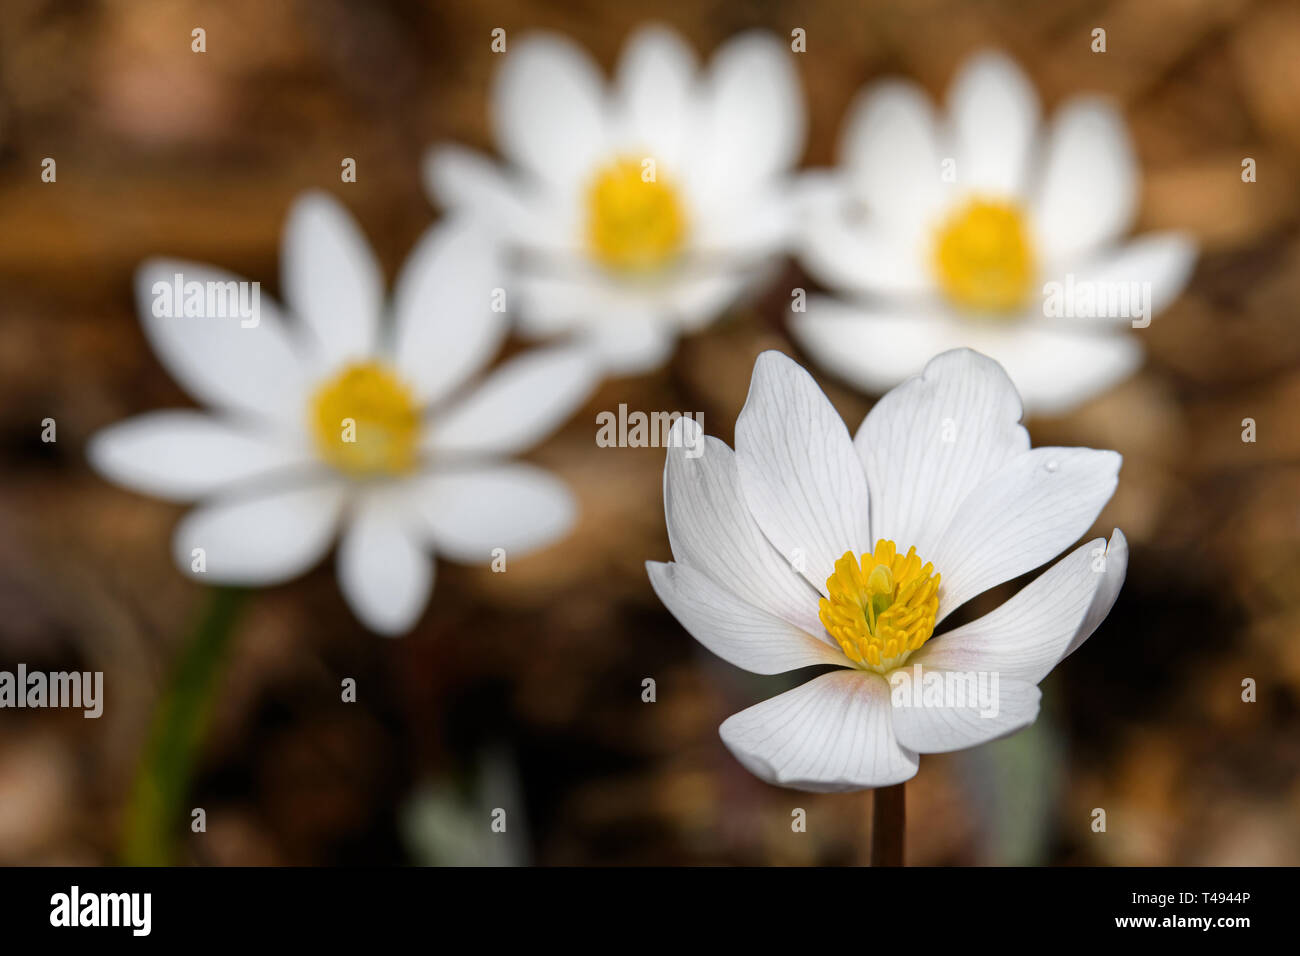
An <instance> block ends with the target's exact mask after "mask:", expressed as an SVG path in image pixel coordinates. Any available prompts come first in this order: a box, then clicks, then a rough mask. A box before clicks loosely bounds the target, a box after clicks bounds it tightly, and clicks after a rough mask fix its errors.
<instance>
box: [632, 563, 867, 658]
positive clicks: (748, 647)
mask: <svg viewBox="0 0 1300 956" xmlns="http://www.w3.org/2000/svg"><path fill="white" fill-rule="evenodd" d="M646 571H647V572H649V574H650V584H651V585H652V586H653V587H654V589H655V594H657V595H659V600H661V601H663V602H664V605H665V606H666V607H667V608H668V610H670V611H671V612H672V613H673V617H675V618H677V620H678V621H679V622H681V625H682V627H684V628H686V630H687V631H689V632H690V634H691V636H692V637H694V638H695V639H696V640H697V641H699V642H700V643H701V644H703V645H704V646H705V647H707V648H708V649H709V650H711V651H712V652H713V653H715V654H717V655H718V656H719V657H721V658H722V659H723V660H725V661H727V662H729V663H731V664H735V665H736V666H737V667H743V668H744V669H745V670H747V671H751V672H752V673H755V674H781V673H784V672H785V671H790V670H795V669H796V668H799V667H808V666H810V665H813V664H834V665H837V666H839V667H844V666H846V664H847V663H848V661H847V658H845V657H844V655H843V654H841V653H840V652H839V651H837V650H835V648H833V647H831V646H830V645H829V644H827V643H826V642H825V641H824V640H821V639H819V638H816V637H813V636H812V635H810V634H808V633H806V632H804V631H802V630H800V629H799V628H797V627H795V626H794V625H793V624H790V623H789V622H788V621H783V620H782V619H781V618H779V617H777V616H776V615H774V614H771V613H769V612H767V611H764V610H763V609H761V608H757V607H755V606H754V605H752V604H747V603H746V602H744V601H742V600H741V599H740V598H738V597H736V595H734V594H732V593H731V592H730V591H728V590H727V589H726V588H723V587H720V586H719V585H717V584H716V583H714V581H713V580H712V579H711V578H710V577H709V576H708V575H706V574H705V573H704V572H703V571H697V570H696V569H695V568H692V567H691V566H690V565H687V564H680V563H677V562H669V563H667V564H661V563H659V562H657V561H647V562H646Z"/></svg>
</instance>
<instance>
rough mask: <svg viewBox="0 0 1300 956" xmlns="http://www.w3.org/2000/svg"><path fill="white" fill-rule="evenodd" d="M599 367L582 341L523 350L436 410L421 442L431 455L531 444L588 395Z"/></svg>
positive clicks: (497, 451)
mask: <svg viewBox="0 0 1300 956" xmlns="http://www.w3.org/2000/svg"><path fill="white" fill-rule="evenodd" d="M597 371H598V366H597V363H596V360H595V356H594V355H592V353H591V351H590V350H589V349H587V348H584V347H580V346H572V345H569V346H557V347H554V348H548V349H535V350H533V351H530V352H525V353H523V354H522V355H519V356H517V357H516V358H513V359H511V360H510V361H508V362H506V363H505V364H504V365H502V366H501V368H499V369H497V370H496V371H495V372H493V373H492V374H491V375H490V376H489V377H488V378H487V380H486V381H484V382H483V384H482V385H480V386H478V387H477V388H476V389H474V390H473V391H472V392H471V393H470V394H469V395H468V396H467V397H466V398H464V399H462V400H461V401H460V402H459V403H457V404H455V405H453V406H452V407H451V408H448V409H447V410H446V411H445V412H442V413H441V414H439V415H438V416H437V417H436V418H435V419H434V422H433V425H432V426H431V427H430V429H429V431H428V433H427V435H426V439H425V442H426V444H425V447H427V448H428V449H429V450H431V451H432V452H433V454H434V455H435V456H441V455H479V456H487V455H496V456H505V455H511V454H514V453H516V452H520V451H523V450H524V449H526V448H530V447H531V446H533V445H535V444H537V443H538V442H539V441H541V440H542V439H543V438H545V437H546V436H547V435H549V434H550V433H551V432H552V431H554V430H555V429H556V428H558V427H559V426H560V425H561V424H562V423H563V422H564V421H565V420H566V419H568V418H569V416H570V415H572V414H573V412H574V411H575V410H576V409H577V408H578V407H579V406H580V405H581V404H582V403H583V402H584V401H585V400H586V398H587V396H588V395H590V394H591V391H592V388H593V387H594V386H595V384H596V376H597Z"/></svg>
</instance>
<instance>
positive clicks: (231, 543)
mask: <svg viewBox="0 0 1300 956" xmlns="http://www.w3.org/2000/svg"><path fill="white" fill-rule="evenodd" d="M345 496H346V486H345V485H344V484H343V483H342V482H337V481H336V482H322V483H317V484H312V485H307V486H302V487H294V488H290V489H288V490H286V491H276V492H270V493H266V494H260V495H257V496H254V497H240V498H227V499H220V500H217V501H213V502H210V503H208V504H204V505H200V506H199V507H197V508H195V509H194V510H193V511H191V512H190V513H189V514H187V515H186V516H185V517H184V518H183V519H181V523H180V524H179V525H178V526H177V528H176V533H175V535H174V536H173V538H172V553H173V554H174V556H175V559H176V563H177V565H178V566H179V567H180V568H181V570H182V571H185V572H186V573H188V574H190V575H191V576H193V577H195V578H197V579H198V580H200V581H205V580H206V581H215V582H220V583H223V584H248V585H270V584H278V583H280V582H282V581H287V580H289V579H290V578H293V577H297V576H298V575H299V574H302V573H303V572H304V571H306V570H307V569H308V568H310V567H311V566H312V565H313V564H315V563H316V562H317V561H319V560H320V558H321V556H322V555H324V554H325V552H326V550H328V548H329V546H330V542H331V541H332V540H333V538H334V529H335V527H336V526H337V524H338V519H339V514H340V511H341V510H342V507H343V503H344V499H345ZM195 548H202V549H203V552H204V560H205V562H206V567H207V570H206V571H202V572H200V571H197V570H196V569H195V567H194V562H195V560H196V558H195V556H194V549H195Z"/></svg>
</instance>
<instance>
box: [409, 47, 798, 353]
mask: <svg viewBox="0 0 1300 956" xmlns="http://www.w3.org/2000/svg"><path fill="white" fill-rule="evenodd" d="M791 59H792V57H791V54H790V52H789V50H788V49H786V48H785V47H784V46H782V44H781V43H780V41H779V40H777V39H776V38H775V37H772V36H768V35H765V34H758V33H747V34H742V35H741V36H738V37H736V38H734V39H732V40H730V41H729V42H727V43H726V44H724V45H723V46H722V47H721V48H720V49H719V50H718V52H717V53H716V54H715V55H714V57H713V61H712V63H711V64H710V65H709V68H708V69H707V70H705V71H700V70H699V68H698V66H697V63H696V59H695V56H694V54H693V53H692V51H691V50H690V49H689V48H688V47H687V46H686V44H685V43H684V42H683V41H682V39H681V38H680V37H679V36H678V35H677V34H675V33H673V32H671V31H669V30H667V29H665V28H662V27H645V28H642V29H641V30H639V31H638V32H637V33H635V34H634V35H633V36H632V37H631V39H630V40H629V42H628V45H627V48H626V49H625V51H624V53H623V56H622V60H621V62H620V64H619V68H618V71H617V76H616V77H615V78H614V81H613V83H612V84H610V85H609V86H608V87H607V85H606V83H605V80H604V78H603V77H602V75H601V73H600V70H599V68H598V67H597V66H596V64H595V63H594V62H593V61H592V60H591V58H590V57H589V56H588V55H587V54H586V52H585V51H583V50H582V49H581V48H579V47H577V46H575V45H574V44H573V43H571V42H570V41H569V40H567V39H565V38H563V37H560V36H554V35H549V34H542V35H533V36H530V37H526V38H524V39H521V40H519V41H514V40H512V41H510V46H509V48H508V52H506V53H505V54H504V55H503V56H502V63H501V68H500V71H499V73H498V75H497V80H496V84H495V86H494V88H493V90H492V97H491V113H492V120H493V123H494V128H495V132H496V141H497V144H498V146H499V148H500V150H501V152H502V154H503V155H504V157H505V159H506V160H507V161H508V162H509V164H510V168H509V169H503V168H502V167H501V166H499V165H497V164H496V163H494V162H492V161H490V160H488V159H486V158H485V157H483V156H481V155H480V154H477V153H472V152H470V151H468V150H465V149H463V148H460V147H455V146H441V147H437V148H435V149H434V150H432V151H431V152H430V155H429V157H428V160H427V163H426V180H427V182H428V186H429V190H430V192H431V194H432V197H433V199H434V201H435V202H437V203H439V204H440V205H442V206H443V207H444V208H447V209H452V210H467V211H472V212H474V213H476V214H479V215H481V216H483V217H485V218H486V219H488V220H489V221H490V222H491V223H492V224H493V225H494V226H495V227H496V228H497V229H499V230H500V231H501V233H502V235H503V239H504V241H505V242H506V243H507V244H508V246H509V249H510V260H509V261H510V262H511V263H513V265H514V267H515V272H514V273H512V282H511V286H510V292H511V295H512V296H516V297H517V298H516V299H515V300H513V301H512V302H511V312H512V313H516V314H518V316H519V321H520V323H521V328H522V330H523V331H524V332H525V334H528V335H532V336H537V337H543V336H546V337H549V336H552V335H556V334H559V333H571V332H577V333H579V334H583V335H585V336H588V337H590V339H591V341H593V342H594V343H595V344H596V346H597V347H598V348H599V350H600V352H601V353H602V354H603V356H604V361H605V367H606V369H607V370H609V371H611V372H635V371H641V370H646V369H650V368H654V367H656V366H658V365H660V364H662V363H663V362H664V361H666V360H667V358H668V356H669V355H670V354H671V352H672V349H673V346H674V344H675V342H676V339H677V336H678V334H679V333H680V332H682V331H685V330H693V329H697V328H700V327H702V326H704V325H706V324H708V323H709V322H711V321H712V320H713V319H715V318H716V317H717V316H718V315H719V314H720V313H722V312H723V311H724V310H725V309H726V308H727V307H728V306H729V305H730V304H731V303H732V302H733V301H734V300H736V299H737V297H738V296H739V295H740V294H741V293H742V292H743V291H744V290H745V288H746V286H747V285H748V284H750V283H752V282H753V281H754V279H755V278H756V277H757V276H758V275H760V274H761V272H762V270H763V268H764V267H765V266H768V265H770V264H771V263H772V262H773V261H775V255H776V254H777V253H779V252H780V251H782V249H783V248H784V247H785V246H786V245H787V244H788V243H789V241H790V239H791V231H792V229H793V225H794V223H793V216H792V213H793V211H794V210H793V205H792V203H791V202H790V200H789V194H790V170H791V167H792V165H793V164H794V162H795V161H796V160H797V159H798V157H799V154H800V152H801V151H802V148H803V137H804V115H803V102H802V99H801V93H800V88H799V84H798V81H797V78H796V76H795V73H794V68H793V65H792V63H791ZM516 301H517V302H518V303H519V305H518V306H517V307H516V305H515V302H516Z"/></svg>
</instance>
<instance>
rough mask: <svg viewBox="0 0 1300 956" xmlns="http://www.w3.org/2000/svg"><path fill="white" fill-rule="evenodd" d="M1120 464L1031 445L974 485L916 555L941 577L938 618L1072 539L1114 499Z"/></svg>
mask: <svg viewBox="0 0 1300 956" xmlns="http://www.w3.org/2000/svg"><path fill="white" fill-rule="evenodd" d="M1120 462H1121V459H1120V456H1119V454H1118V453H1117V452H1113V451H1097V450H1095V449H1092V448H1035V449H1033V450H1032V451H1027V452H1025V453H1024V454H1022V455H1019V456H1018V457H1016V458H1015V459H1014V460H1012V461H1011V462H1009V463H1008V464H1007V465H1005V466H1004V467H1003V468H1001V469H1000V470H998V471H996V472H994V473H993V474H992V475H990V476H989V477H988V478H987V479H986V480H985V481H984V482H983V483H982V484H981V485H980V486H979V487H977V488H975V489H974V490H973V491H972V492H971V493H970V494H969V495H968V496H967V497H966V498H965V500H964V501H962V502H961V505H960V507H959V508H958V510H957V512H956V515H955V516H954V517H953V519H952V522H951V523H950V524H949V525H948V527H947V529H946V530H945V531H944V532H943V534H942V535H940V536H939V540H938V543H937V544H936V545H935V547H934V550H933V555H932V556H930V555H923V556H924V557H928V558H929V560H931V561H933V562H934V567H935V570H936V571H938V572H939V573H940V574H941V575H942V576H943V577H942V581H941V583H940V585H939V619H940V620H942V619H943V618H944V617H946V616H947V615H948V614H950V613H951V612H952V611H953V610H954V609H955V608H958V607H960V606H961V605H962V604H964V603H965V602H966V601H968V600H970V599H971V598H973V597H974V596H975V595H977V594H980V593H982V592H984V591H987V590H988V589H989V588H991V587H993V586H994V585H996V584H1001V583H1002V582H1003V581H1009V580H1011V579H1012V578H1014V577H1016V576H1017V575H1021V574H1024V573H1025V572H1026V571H1032V570H1033V569H1034V568H1036V567H1038V566H1039V565H1041V564H1043V563H1045V562H1046V561H1049V560H1051V559H1052V558H1054V557H1056V555H1058V554H1060V553H1061V552H1062V551H1064V550H1065V549H1066V547H1068V546H1069V545H1070V544H1072V543H1073V542H1075V541H1077V540H1078V539H1079V537H1080V536H1081V535H1082V534H1083V533H1084V532H1085V531H1087V530H1088V528H1089V527H1090V526H1091V525H1092V523H1093V522H1094V521H1096V520H1097V515H1098V514H1099V513H1100V512H1101V509H1102V508H1103V507H1104V506H1105V504H1106V502H1107V501H1109V500H1110V496H1111V495H1112V494H1114V492H1115V486H1116V484H1117V483H1118V481H1119V477H1118V476H1119V467H1120Z"/></svg>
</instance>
